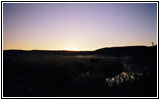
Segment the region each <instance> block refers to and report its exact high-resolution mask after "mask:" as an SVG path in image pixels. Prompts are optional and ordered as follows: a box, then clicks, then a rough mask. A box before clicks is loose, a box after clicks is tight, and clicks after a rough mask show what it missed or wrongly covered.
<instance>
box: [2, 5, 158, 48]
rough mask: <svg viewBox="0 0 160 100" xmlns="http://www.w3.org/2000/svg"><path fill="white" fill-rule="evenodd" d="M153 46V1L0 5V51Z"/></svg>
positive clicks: (155, 29) (155, 27)
mask: <svg viewBox="0 0 160 100" xmlns="http://www.w3.org/2000/svg"><path fill="white" fill-rule="evenodd" d="M151 42H154V43H155V44H156V43H157V4H156V3H3V49H4V50H6V49H24V50H32V49H41V50H64V49H75V50H95V49H99V48H103V47H112V46H133V45H146V46H150V45H151Z"/></svg>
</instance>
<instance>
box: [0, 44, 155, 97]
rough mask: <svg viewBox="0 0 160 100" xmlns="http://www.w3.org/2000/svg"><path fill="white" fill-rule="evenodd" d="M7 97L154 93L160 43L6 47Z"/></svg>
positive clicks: (4, 59) (4, 62) (145, 95)
mask: <svg viewBox="0 0 160 100" xmlns="http://www.w3.org/2000/svg"><path fill="white" fill-rule="evenodd" d="M3 96H4V97H156V96H157V46H154V47H143V46H142V47H120V48H103V49H99V50H96V51H92V52H89V51H87V52H78V51H77V52H69V51H35V50H34V51H20V50H7V51H3Z"/></svg>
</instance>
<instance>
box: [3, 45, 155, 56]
mask: <svg viewBox="0 0 160 100" xmlns="http://www.w3.org/2000/svg"><path fill="white" fill-rule="evenodd" d="M152 48H155V49H156V48H157V45H155V46H152V47H147V46H125V47H110V48H101V49H97V50H95V51H67V50H53V51H52V50H3V53H4V54H5V53H11V54H12V53H18V54H21V53H31V54H40V53H43V54H51V55H89V54H100V55H101V54H102V55H111V56H125V55H134V54H136V55H137V54H149V53H150V52H151V51H152V50H153V49H152Z"/></svg>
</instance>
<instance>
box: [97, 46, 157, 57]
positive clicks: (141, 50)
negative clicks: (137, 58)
mask: <svg viewBox="0 0 160 100" xmlns="http://www.w3.org/2000/svg"><path fill="white" fill-rule="evenodd" d="M156 48H157V45H156V46H152V47H147V46H126V47H112V48H102V49H98V50H96V51H95V53H96V54H104V55H112V56H123V55H141V54H150V52H152V50H153V49H154V50H155V49H156Z"/></svg>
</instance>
